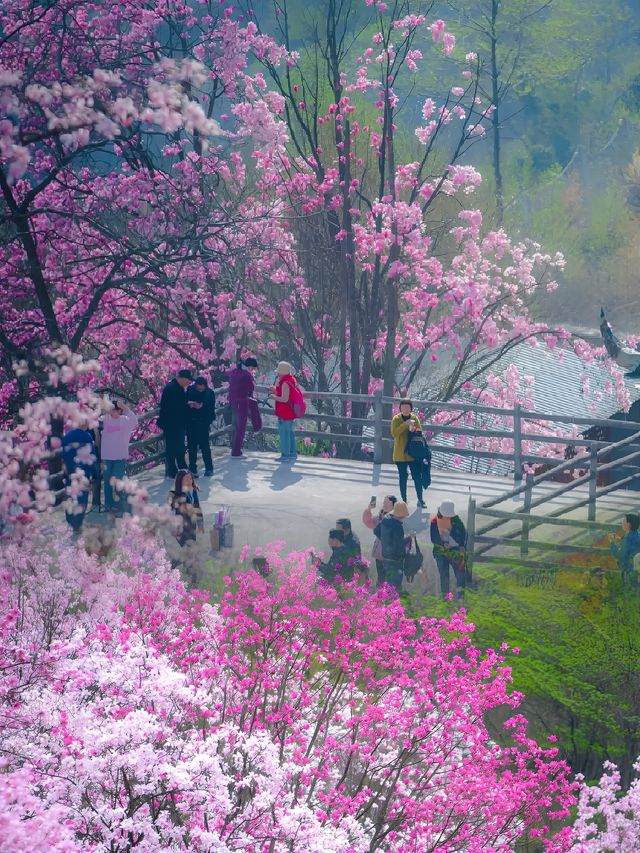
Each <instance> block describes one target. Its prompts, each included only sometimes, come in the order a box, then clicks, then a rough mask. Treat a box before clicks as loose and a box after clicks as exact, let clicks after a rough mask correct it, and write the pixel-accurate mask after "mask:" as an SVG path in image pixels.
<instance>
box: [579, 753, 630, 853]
mask: <svg viewBox="0 0 640 853" xmlns="http://www.w3.org/2000/svg"><path fill="white" fill-rule="evenodd" d="M635 771H636V774H640V758H639V759H638V761H637V762H636V764H635ZM579 778H582V777H579ZM635 850H640V776H639V775H636V778H635V779H634V780H633V781H632V782H631V785H630V786H629V789H628V790H627V791H626V792H625V791H623V790H622V788H621V786H620V772H619V771H618V769H617V767H616V766H615V764H611V762H609V761H607V762H605V765H604V773H603V775H602V778H601V779H600V783H599V784H598V785H583V786H582V788H581V789H580V798H579V802H578V817H577V819H576V821H575V824H574V827H573V845H572V847H571V851H572V853H633V851H635Z"/></svg>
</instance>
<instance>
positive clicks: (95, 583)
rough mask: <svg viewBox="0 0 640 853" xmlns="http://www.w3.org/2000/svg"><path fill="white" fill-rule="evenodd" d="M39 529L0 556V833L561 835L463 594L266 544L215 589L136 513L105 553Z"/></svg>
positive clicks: (369, 844)
mask: <svg viewBox="0 0 640 853" xmlns="http://www.w3.org/2000/svg"><path fill="white" fill-rule="evenodd" d="M53 534H54V531H53V530H52V529H46V528H45V529H39V532H38V533H36V531H35V530H34V535H33V538H32V539H31V540H30V541H29V542H24V543H22V544H20V545H18V544H17V543H11V544H9V545H8V546H7V548H6V549H5V552H4V555H3V558H2V582H1V588H0V596H1V599H2V604H3V613H4V616H3V619H2V622H1V623H0V704H1V714H0V721H1V722H0V725H1V727H2V733H1V734H2V741H1V747H0V749H1V756H2V759H1V760H2V773H0V815H2V817H1V818H0V828H1V829H3V830H4V831H3V833H2V839H3V840H2V841H0V849H3V850H17V849H27V848H28V849H31V850H33V851H35V853H39V851H45V850H46V851H49V850H58V849H59V850H120V851H124V850H131V849H140V850H145V851H156V850H157V851H160V850H167V849H169V850H187V849H189V850H199V851H211V850H220V851H227V850H229V851H230V850H246V851H256V853H257V851H265V850H273V851H285V850H296V851H301V853H306V851H317V853H320V851H335V853H348V851H349V853H350V852H351V851H362V853H364V851H369V850H385V851H416V853H417V852H418V851H424V850H426V849H428V850H442V851H453V850H457V851H459V850H464V851H477V853H480V851H498V850H510V849H512V847H513V844H514V842H515V840H516V839H517V838H518V837H520V836H522V834H523V833H524V832H525V831H527V832H528V834H529V836H530V837H539V838H540V839H543V840H544V841H545V844H546V845H547V849H549V850H557V851H559V850H565V849H566V836H565V834H564V833H560V834H556V835H554V834H553V833H552V832H551V831H550V829H549V823H550V821H552V820H553V819H554V818H563V817H565V816H566V814H567V810H568V808H569V807H570V806H571V804H572V803H573V802H574V799H575V797H574V794H573V788H574V786H573V785H572V783H571V782H570V779H569V775H568V768H567V766H566V764H564V762H562V761H559V760H558V758H557V755H556V750H555V749H553V748H546V747H541V746H539V745H537V744H536V743H534V742H533V741H532V740H531V739H530V738H528V737H527V734H526V720H524V719H523V718H522V716H521V715H520V714H519V713H518V710H517V709H518V705H519V702H520V697H519V696H518V695H517V694H510V693H509V689H508V688H509V681H510V675H509V669H508V667H506V666H505V665H504V662H503V656H502V655H499V654H497V653H495V652H491V651H490V652H481V651H479V650H478V649H476V648H475V646H474V645H473V642H472V634H473V626H472V625H470V624H469V623H468V622H466V621H465V618H464V614H463V613H460V614H456V615H454V616H453V617H452V618H451V619H450V620H428V619H423V620H421V621H420V622H419V623H418V624H416V623H414V621H412V620H411V619H409V618H407V617H406V616H405V614H404V611H403V608H402V606H401V603H400V602H399V600H398V599H397V598H395V597H386V596H385V595H384V594H375V595H371V594H370V593H368V592H367V591H366V590H362V589H359V588H345V589H343V590H342V591H336V590H335V589H334V588H332V587H319V586H317V585H316V580H315V575H314V574H313V573H311V572H310V571H309V570H308V569H307V568H306V565H305V556H306V555H305V554H296V553H292V554H291V555H289V557H287V558H286V559H278V558H277V556H276V553H275V552H273V553H272V552H270V555H269V557H270V564H271V565H272V567H273V568H274V572H275V575H274V580H273V582H271V581H270V582H267V580H265V579H263V578H261V577H260V576H259V575H257V574H256V573H255V572H253V571H247V572H246V573H244V574H242V575H240V576H239V577H238V579H237V581H236V582H235V583H232V582H231V581H228V589H227V592H226V594H225V595H224V598H223V600H222V601H221V603H220V605H219V606H213V605H212V604H210V603H209V602H208V601H207V596H206V595H205V594H203V593H201V592H198V591H189V590H187V589H186V588H185V587H184V585H183V583H182V582H181V580H180V578H179V576H178V574H177V573H176V571H174V570H173V569H172V568H171V565H170V563H169V561H168V559H167V557H166V555H165V554H164V552H163V549H162V548H161V547H160V546H159V545H158V544H157V542H156V541H155V540H154V539H153V537H151V536H150V535H149V534H147V533H145V532H144V531H143V530H142V528H140V527H139V525H138V524H137V523H136V522H135V521H132V522H130V524H129V526H128V528H127V529H126V531H124V535H123V536H122V537H121V538H120V540H119V541H118V542H116V543H115V545H114V549H113V550H112V551H111V553H110V554H109V555H108V556H106V557H105V556H103V557H98V556H95V555H94V556H90V555H88V554H87V553H86V551H84V550H83V548H82V547H81V546H78V545H77V544H72V543H70V542H69V541H67V540H66V539H65V538H64V536H60V535H59V533H57V532H56V533H55V535H53ZM497 708H508V709H510V710H511V711H512V713H511V715H510V716H509V718H508V719H507V721H506V723H505V726H504V731H503V734H502V735H501V737H500V742H496V741H494V740H492V739H491V738H490V737H489V734H488V731H487V729H486V726H485V722H484V720H485V715H486V714H487V713H489V712H491V711H492V710H493V709H497ZM7 844H10V845H13V846H6V845H7Z"/></svg>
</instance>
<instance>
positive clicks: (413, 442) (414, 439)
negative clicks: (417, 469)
mask: <svg viewBox="0 0 640 853" xmlns="http://www.w3.org/2000/svg"><path fill="white" fill-rule="evenodd" d="M405 453H406V454H407V456H412V457H413V458H414V459H415V460H416V461H422V460H423V459H427V457H429V456H430V455H431V451H430V450H429V446H428V444H427V440H426V439H425V437H424V436H423V435H422V433H421V432H418V433H414V434H413V435H410V436H409V437H408V439H407V446H406V448H405Z"/></svg>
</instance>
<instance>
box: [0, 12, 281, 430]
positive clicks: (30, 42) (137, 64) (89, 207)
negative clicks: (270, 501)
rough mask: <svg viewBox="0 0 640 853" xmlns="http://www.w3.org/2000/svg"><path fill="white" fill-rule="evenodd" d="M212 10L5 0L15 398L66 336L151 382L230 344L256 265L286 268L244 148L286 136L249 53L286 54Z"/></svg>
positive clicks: (249, 313)
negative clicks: (231, 119) (26, 372)
mask: <svg viewBox="0 0 640 853" xmlns="http://www.w3.org/2000/svg"><path fill="white" fill-rule="evenodd" d="M211 11H212V10H210V9H208V8H207V7H206V6H204V5H203V4H200V3H196V2H193V3H184V4H183V3H176V4H173V3H171V4H168V5H167V8H166V9H165V8H164V7H157V6H156V4H146V3H139V2H130V3H122V2H115V0H101V2H99V3H97V4H95V3H94V4H87V3H80V4H78V3H77V2H75V0H63V2H61V3H55V4H48V5H47V6H45V7H42V6H41V5H39V4H31V5H29V4H27V5H26V6H25V4H24V3H21V2H17V0H2V3H0V16H1V17H2V21H3V38H2V42H1V43H0V103H1V104H2V108H3V113H4V114H5V115H6V118H5V119H4V120H3V121H2V122H0V193H1V204H2V206H1V208H0V216H1V217H2V219H1V220H0V221H1V222H2V225H3V229H2V240H1V241H0V272H1V276H2V280H3V288H2V294H1V295H0V327H1V332H0V346H1V347H2V363H1V369H2V371H3V375H2V377H1V379H2V384H3V387H2V388H1V389H0V404H2V408H3V409H4V410H5V411H6V410H7V408H8V405H9V401H10V400H11V401H12V412H13V413H14V414H15V411H16V410H17V407H18V405H19V404H20V402H21V401H22V400H24V399H29V398H33V397H34V396H36V395H37V393H38V390H39V388H41V383H40V382H39V379H40V378H41V377H40V376H38V375H37V374H36V376H35V377H33V376H32V377H31V387H29V384H28V383H27V382H21V381H20V380H18V381H16V380H15V379H14V377H13V376H12V374H11V368H12V364H13V363H14V362H16V361H22V360H26V361H27V362H28V363H29V364H30V365H31V367H32V368H34V367H36V366H37V364H38V357H39V355H40V354H41V351H42V348H43V347H47V346H51V345H60V344H64V345H66V346H69V347H70V349H71V350H72V351H74V352H78V351H82V352H83V353H84V354H91V355H92V356H95V357H97V358H98V360H99V362H100V363H101V366H102V369H103V374H102V375H103V382H104V383H105V384H106V385H107V386H111V387H119V388H120V390H123V391H127V390H128V389H129V388H130V387H131V386H132V385H133V383H138V386H139V387H138V395H140V394H144V393H145V391H147V392H148V391H150V390H155V389H156V388H157V385H158V383H159V382H160V381H161V380H164V379H165V378H166V374H167V373H168V372H171V371H172V370H173V369H174V368H175V366H176V365H177V364H185V363H189V364H193V365H194V366H196V367H197V368H199V369H200V368H204V367H206V366H207V365H208V364H209V362H210V361H211V360H212V359H213V358H215V357H216V356H218V357H219V356H227V357H229V356H231V357H233V356H235V353H236V349H237V347H238V346H241V345H242V344H243V343H244V341H245V339H246V337H247V335H250V334H251V333H252V331H253V328H254V325H255V317H256V312H257V313H258V314H259V313H260V312H261V311H262V310H264V300H261V299H260V298H259V297H258V296H256V295H255V294H253V293H252V291H251V289H249V290H248V291H247V292H246V294H245V291H246V288H245V283H246V282H249V283H251V278H250V277H247V276H246V275H245V268H246V266H247V265H252V271H253V276H254V277H257V279H258V280H260V278H261V277H269V278H273V279H275V280H280V281H282V280H283V275H282V272H281V271H280V273H279V270H280V268H281V267H282V266H283V264H284V259H285V258H286V254H287V251H288V249H289V248H290V244H291V238H290V235H287V233H286V231H285V229H283V228H281V227H279V224H278V219H277V217H276V216H274V213H275V212H277V211H274V209H273V206H272V205H270V204H267V203H264V202H262V201H261V200H259V199H252V200H250V201H247V200H246V198H245V196H246V165H245V163H244V162H243V156H242V146H243V145H244V144H245V139H248V138H251V139H252V140H253V143H254V144H255V145H259V146H260V147H261V148H263V149H264V150H269V149H270V148H271V147H279V146H280V145H281V142H282V136H283V133H284V126H283V125H281V123H279V122H277V121H276V120H275V119H274V115H273V111H272V104H271V100H270V98H269V97H268V95H265V93H264V92H263V88H264V87H263V85H262V83H263V81H262V79H261V77H260V75H257V76H256V75H253V76H252V75H251V74H250V73H249V71H248V68H247V63H248V56H249V54H250V53H251V51H258V52H260V54H261V55H264V56H268V57H269V60H270V61H271V62H278V61H279V60H280V58H282V57H283V56H285V55H286V52H285V51H284V50H282V49H280V48H278V47H277V46H276V45H275V44H274V43H273V41H272V40H270V39H267V38H265V37H263V36H260V35H259V34H258V33H257V30H256V27H255V25H253V24H252V23H251V22H250V21H249V22H247V21H246V20H244V21H242V20H233V17H232V16H231V15H230V14H229V12H230V10H229V9H220V10H219V12H215V13H214V14H211ZM54 43H55V50H54V49H53V47H52V46H53V44H54ZM234 105H236V106H238V109H236V108H235V107H234ZM225 108H226V109H229V111H230V112H231V111H232V110H233V111H234V112H235V115H236V119H235V124H234V127H233V130H232V131H231V132H228V131H224V130H223V129H222V127H221V122H223V119H222V114H223V111H224V109H225ZM284 266H285V267H286V269H287V275H288V270H289V268H290V264H284Z"/></svg>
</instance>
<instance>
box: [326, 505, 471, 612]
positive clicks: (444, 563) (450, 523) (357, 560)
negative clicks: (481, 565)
mask: <svg viewBox="0 0 640 853" xmlns="http://www.w3.org/2000/svg"><path fill="white" fill-rule="evenodd" d="M376 504H377V500H376V498H375V497H372V498H371V501H370V503H369V505H368V506H367V507H366V508H365V509H364V511H363V513H362V522H363V524H364V525H365V527H367V528H368V529H369V530H372V531H373V535H374V544H373V550H372V552H371V559H372V561H373V563H374V564H375V567H376V575H377V585H378V587H380V586H382V585H383V584H389V585H390V586H392V587H393V588H394V589H396V590H397V592H401V591H402V584H403V581H404V579H405V578H407V579H408V580H412V579H413V577H414V576H415V574H416V572H417V570H419V568H420V567H421V566H422V556H421V554H420V552H419V550H418V552H417V554H411V545H412V540H413V538H414V537H413V536H411V535H407V533H406V531H405V528H404V521H405V520H406V519H407V518H408V517H409V515H410V513H409V507H408V506H407V504H406V501H401V500H398V498H397V497H396V496H395V495H386V496H385V497H384V499H383V501H382V506H381V508H380V510H379V511H378V512H376V511H375V510H376ZM430 533H431V543H432V545H433V556H434V558H435V562H436V566H437V567H438V573H439V576H440V590H441V594H442V596H443V597H446V596H448V595H449V593H450V578H449V574H450V571H451V570H452V571H453V573H454V577H455V580H456V585H457V590H456V592H457V596H458V598H459V599H461V598H462V597H463V595H464V590H465V588H466V585H467V580H468V572H467V563H466V540H467V533H466V530H465V526H464V524H463V522H462V519H461V518H460V516H459V515H457V513H456V510H455V506H454V504H453V502H452V501H442V503H441V504H440V507H439V508H438V511H437V513H436V515H435V516H434V518H433V519H432V521H431V527H430ZM329 549H330V556H329V559H328V560H326V561H325V562H322V561H321V560H319V559H318V558H317V557H315V556H314V558H313V562H314V564H315V566H316V568H317V570H318V573H319V575H320V576H321V577H322V578H323V579H324V580H326V581H329V582H331V583H334V582H345V581H346V582H348V581H352V580H354V579H356V580H359V581H360V582H365V581H367V580H368V562H367V561H366V560H363V558H362V549H361V545H360V540H359V539H358V537H357V536H356V535H355V534H354V532H353V530H352V526H351V521H350V520H349V519H348V518H339V519H338V520H337V522H336V525H335V527H334V528H333V529H332V530H330V531H329ZM416 558H417V562H416ZM409 566H410V567H411V570H410V569H409Z"/></svg>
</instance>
